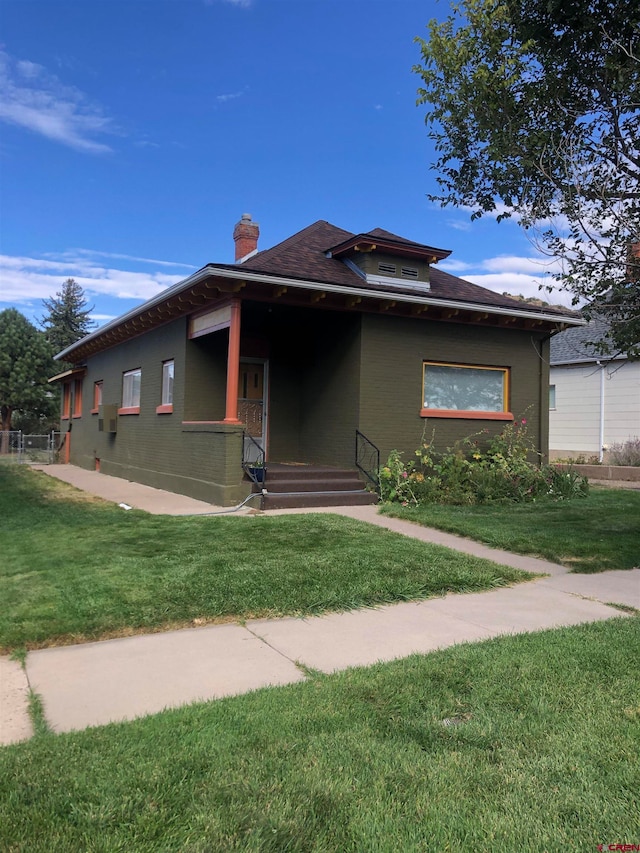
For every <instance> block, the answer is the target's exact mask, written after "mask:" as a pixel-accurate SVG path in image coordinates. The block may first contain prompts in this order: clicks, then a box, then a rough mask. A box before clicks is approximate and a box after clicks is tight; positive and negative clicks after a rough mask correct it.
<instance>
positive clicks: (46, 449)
mask: <svg viewBox="0 0 640 853" xmlns="http://www.w3.org/2000/svg"><path fill="white" fill-rule="evenodd" d="M61 437H62V436H61V433H59V432H53V431H52V432H50V433H47V434H46V435H27V434H25V433H23V432H22V430H11V431H10V432H7V431H3V432H0V462H17V463H20V464H25V463H26V464H29V463H30V464H38V465H52V464H53V463H54V462H57V461H58V449H59V447H60V440H61Z"/></svg>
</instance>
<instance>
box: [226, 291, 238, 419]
mask: <svg viewBox="0 0 640 853" xmlns="http://www.w3.org/2000/svg"><path fill="white" fill-rule="evenodd" d="M240 306H241V302H240V300H239V299H234V301H233V302H232V303H231V323H230V325H229V352H228V355H227V404H226V410H225V416H224V421H223V423H225V424H239V423H240V421H239V420H238V378H239V376H240Z"/></svg>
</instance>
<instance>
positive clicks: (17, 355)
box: [0, 308, 57, 431]
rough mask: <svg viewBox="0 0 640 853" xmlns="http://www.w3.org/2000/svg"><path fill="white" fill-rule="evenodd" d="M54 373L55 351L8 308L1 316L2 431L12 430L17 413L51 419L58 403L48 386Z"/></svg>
mask: <svg viewBox="0 0 640 853" xmlns="http://www.w3.org/2000/svg"><path fill="white" fill-rule="evenodd" d="M53 372H54V366H53V359H52V352H51V347H50V345H49V343H48V341H47V340H46V338H45V335H44V333H43V332H41V331H39V330H38V329H36V327H35V326H33V325H32V324H31V323H30V322H29V321H28V320H27V318H26V317H25V316H24V315H23V314H21V313H20V312H19V311H16V309H15V308H7V309H6V310H5V311H1V312H0V415H1V423H0V430H2V431H8V430H10V429H11V420H12V416H13V413H14V412H20V413H24V414H26V415H33V416H36V417H40V416H50V415H51V414H52V409H53V408H55V406H56V403H57V395H56V394H54V393H52V391H51V388H50V386H49V385H48V383H47V380H48V378H49V377H50V376H51V375H52V373H53Z"/></svg>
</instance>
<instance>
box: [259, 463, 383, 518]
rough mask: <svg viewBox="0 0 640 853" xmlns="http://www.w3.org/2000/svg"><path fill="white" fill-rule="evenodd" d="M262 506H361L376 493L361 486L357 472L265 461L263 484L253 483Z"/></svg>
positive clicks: (271, 507) (276, 507) (266, 507)
mask: <svg viewBox="0 0 640 853" xmlns="http://www.w3.org/2000/svg"><path fill="white" fill-rule="evenodd" d="M263 485H264V488H266V490H267V493H266V494H265V495H263V498H262V501H261V509H291V508H296V507H314V506H317V507H321V506H323V507H324V506H363V505H366V504H374V503H376V501H377V500H378V498H377V495H376V494H375V493H373V492H369V491H367V490H366V489H365V488H364V485H363V483H362V480H361V479H360V476H359V474H358V472H357V471H345V470H344V469H342V468H330V467H326V466H319V465H285V464H273V465H269V464H267V477H266V481H265V483H264V484H256V485H254V487H253V491H254V492H259V491H261V490H262V487H263Z"/></svg>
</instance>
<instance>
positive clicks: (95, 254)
mask: <svg viewBox="0 0 640 853" xmlns="http://www.w3.org/2000/svg"><path fill="white" fill-rule="evenodd" d="M78 255H83V256H85V257H89V258H113V259H115V260H120V261H136V262H137V263H141V264H153V265H154V266H159V267H183V268H184V269H188V270H195V269H196V267H194V265H193V264H182V263H179V262H178V261H159V260H157V258H139V257H137V256H136V255H121V254H119V253H117V252H100V251H98V250H97V249H71V250H70V251H69V252H64V253H63V255H62V257H69V258H75V257H77V256H78Z"/></svg>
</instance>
